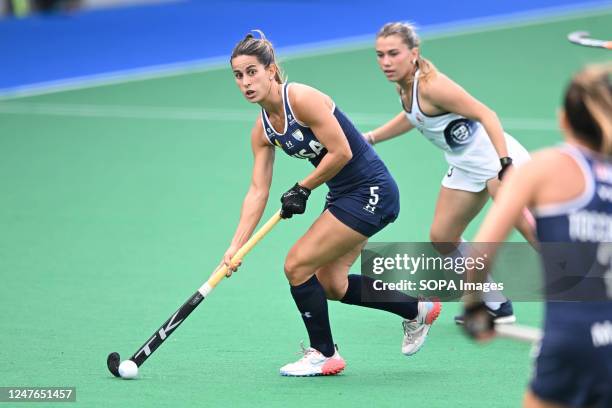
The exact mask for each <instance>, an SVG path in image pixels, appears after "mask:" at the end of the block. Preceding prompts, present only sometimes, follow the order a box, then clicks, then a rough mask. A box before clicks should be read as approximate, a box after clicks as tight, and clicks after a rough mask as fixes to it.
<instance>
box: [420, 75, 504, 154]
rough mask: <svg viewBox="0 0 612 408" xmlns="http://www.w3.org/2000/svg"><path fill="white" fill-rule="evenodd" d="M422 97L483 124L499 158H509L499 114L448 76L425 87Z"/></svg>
mask: <svg viewBox="0 0 612 408" xmlns="http://www.w3.org/2000/svg"><path fill="white" fill-rule="evenodd" d="M421 96H424V97H425V98H427V100H428V101H430V102H431V103H432V104H433V105H435V106H436V107H438V108H440V109H442V110H444V111H447V112H453V113H456V114H458V115H461V116H465V117H466V118H469V119H472V120H476V121H478V122H480V123H481V124H482V126H483V127H484V128H485V130H486V131H487V135H489V138H490V139H491V142H492V143H493V147H494V148H495V151H496V152H497V155H498V156H499V158H500V159H501V158H503V157H508V148H507V146H506V138H505V137H504V129H503V127H502V124H501V122H500V121H499V118H498V117H497V114H496V113H495V112H494V111H493V110H491V109H490V108H489V107H487V106H486V105H485V104H483V103H482V102H480V101H479V100H478V99H476V98H474V97H473V96H472V95H470V94H469V93H468V92H467V91H466V90H465V89H463V88H462V87H461V86H459V85H458V84H457V83H455V82H454V81H452V80H451V79H450V78H448V77H447V76H446V75H443V74H441V73H439V74H438V75H436V76H435V77H433V78H432V79H431V80H430V81H428V82H427V84H426V85H425V86H424V87H423V89H422V91H421Z"/></svg>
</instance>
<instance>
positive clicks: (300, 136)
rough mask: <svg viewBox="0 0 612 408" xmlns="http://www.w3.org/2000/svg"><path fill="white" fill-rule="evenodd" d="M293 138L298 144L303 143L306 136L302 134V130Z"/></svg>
mask: <svg viewBox="0 0 612 408" xmlns="http://www.w3.org/2000/svg"><path fill="white" fill-rule="evenodd" d="M291 136H293V137H294V138H295V140H297V141H298V142H302V141H303V140H304V135H303V134H302V131H301V130H300V129H298V130H296V131H295V132H293V133H292V134H291Z"/></svg>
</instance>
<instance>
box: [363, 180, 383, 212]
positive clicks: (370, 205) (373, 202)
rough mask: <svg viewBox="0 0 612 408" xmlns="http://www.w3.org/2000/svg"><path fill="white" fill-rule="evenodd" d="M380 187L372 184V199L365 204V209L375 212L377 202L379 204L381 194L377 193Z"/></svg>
mask: <svg viewBox="0 0 612 408" xmlns="http://www.w3.org/2000/svg"><path fill="white" fill-rule="evenodd" d="M379 188H380V187H378V186H372V187H370V200H369V201H368V203H367V204H366V205H365V207H363V209H364V210H366V211H368V212H370V213H372V214H374V211H375V210H376V204H378V199H379V196H378V194H377V193H376V192H377V191H378V189H379Z"/></svg>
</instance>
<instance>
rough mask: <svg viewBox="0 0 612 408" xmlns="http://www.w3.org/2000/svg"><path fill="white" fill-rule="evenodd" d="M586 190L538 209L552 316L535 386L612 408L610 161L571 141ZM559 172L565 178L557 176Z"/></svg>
mask: <svg viewBox="0 0 612 408" xmlns="http://www.w3.org/2000/svg"><path fill="white" fill-rule="evenodd" d="M561 151H562V152H564V153H565V154H568V155H570V156H571V157H572V158H573V159H574V160H575V161H576V163H577V164H578V165H579V167H580V168H581V170H582V173H583V175H584V180H585V185H586V188H585V190H584V192H583V193H582V194H581V195H580V196H579V197H577V198H575V199H572V200H569V201H567V202H563V203H556V204H554V205H546V206H541V207H538V208H537V209H536V211H535V214H536V224H537V234H538V238H539V240H540V242H541V246H540V248H541V256H542V260H543V263H544V273H545V292H546V300H547V302H546V314H545V320H544V336H543V338H542V341H541V343H540V347H539V351H538V353H537V357H536V361H535V367H534V376H533V379H532V380H531V384H530V388H531V390H532V392H533V393H534V394H535V395H537V396H538V397H539V398H541V399H543V400H545V401H550V402H554V403H557V404H561V405H563V406H572V407H574V406H575V407H586V406H588V407H606V408H607V407H612V388H611V387H610V384H612V272H611V269H610V265H611V262H610V259H611V258H612V161H610V159H609V158H606V157H603V156H599V155H597V154H595V153H589V152H587V151H583V150H580V149H578V148H576V147H572V146H571V145H566V146H564V147H563V148H562V150H561ZM558 177H563V176H562V175H559V176H558Z"/></svg>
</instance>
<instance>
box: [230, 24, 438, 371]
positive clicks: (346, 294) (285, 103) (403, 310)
mask: <svg viewBox="0 0 612 408" xmlns="http://www.w3.org/2000/svg"><path fill="white" fill-rule="evenodd" d="M257 34H258V35H259V38H255V37H254V36H253V35H252V34H248V35H247V36H246V37H245V38H244V39H243V40H242V41H240V42H239V43H238V44H237V45H236V46H235V48H234V50H233V52H232V56H231V59H230V63H231V66H232V70H233V73H234V78H235V81H236V85H238V88H239V89H240V92H241V93H242V94H243V95H244V97H245V98H246V100H247V101H249V102H251V103H257V104H258V105H260V106H261V108H262V109H261V115H259V116H258V117H257V119H256V121H255V124H254V126H253V129H252V131H251V145H252V151H253V156H254V164H253V173H252V178H251V185H250V188H249V190H248V192H247V194H246V197H245V199H244V203H243V206H242V212H241V215H240V221H239V224H238V227H237V229H236V232H235V234H234V237H233V239H232V242H231V245H230V247H229V248H228V249H227V251H226V253H225V256H224V259H223V262H224V263H225V264H227V265H228V266H229V267H230V269H231V270H235V269H236V267H237V266H239V265H231V264H230V263H231V258H232V256H233V255H234V254H235V253H236V251H237V250H238V248H240V247H241V246H242V244H244V243H245V242H246V241H247V240H248V238H249V237H250V235H251V234H252V232H253V230H254V229H255V227H256V225H257V223H258V222H259V220H260V218H261V216H262V213H263V211H264V208H265V206H266V203H267V200H268V193H269V189H270V184H271V182H272V167H273V162H274V155H275V151H276V149H282V150H283V151H284V152H285V153H286V154H288V155H290V156H292V157H295V158H299V159H307V160H309V161H310V162H311V163H312V165H313V166H314V169H313V170H312V171H311V172H310V173H309V174H308V175H307V176H306V177H304V178H303V179H301V180H300V181H298V182H297V183H295V185H294V186H293V187H291V188H290V189H289V190H288V191H287V192H286V193H284V194H283V195H282V197H281V200H280V201H281V204H282V209H281V216H282V217H283V218H291V217H292V216H293V215H295V214H302V213H304V211H305V209H306V201H307V200H308V197H309V195H310V192H311V191H312V190H314V189H315V188H318V187H319V186H321V185H322V184H324V183H325V184H327V186H328V188H329V193H328V195H327V199H326V203H325V209H324V211H323V212H322V213H321V215H320V216H319V217H318V218H317V220H316V221H315V222H314V224H313V225H312V226H311V227H310V228H309V229H308V231H306V233H305V234H304V235H303V236H302V237H301V238H300V239H299V240H298V241H297V242H296V243H295V244H294V245H293V247H292V248H291V249H290V250H289V253H288V255H287V257H286V259H285V266H284V270H285V275H286V276H287V279H288V281H289V285H290V290H291V295H292V296H293V299H294V301H295V303H296V305H297V308H298V310H299V311H300V313H301V315H302V319H303V321H304V324H305V326H306V330H307V331H308V335H309V338H310V347H309V348H306V349H304V350H303V351H304V356H303V357H302V358H301V359H299V360H298V361H297V362H295V363H291V364H287V365H285V366H283V367H282V368H281V370H280V372H281V374H282V375H288V376H310V375H333V374H337V373H339V372H341V371H342V370H343V369H344V367H345V362H344V360H343V359H342V357H340V355H339V354H338V351H337V349H336V348H335V346H334V342H333V339H332V334H331V329H330V325H329V317H328V312H327V299H331V300H340V301H341V302H343V303H347V304H353V305H360V306H366V307H373V308H377V309H382V310H386V311H389V312H392V313H395V314H398V315H400V316H401V317H403V318H404V321H403V326H404V341H403V344H402V351H403V352H404V354H408V355H409V354H414V353H415V352H416V351H417V350H418V349H419V348H420V347H421V346H422V344H423V342H424V340H425V336H426V335H427V332H428V330H429V327H430V325H431V324H432V323H433V321H434V320H435V319H436V318H437V316H438V314H439V313H440V307H441V306H440V304H439V302H429V301H420V302H419V301H417V300H416V299H414V298H411V297H409V296H407V295H405V294H403V293H401V292H386V294H385V296H386V297H385V299H381V301H380V302H369V303H364V302H363V301H362V294H363V293H362V291H369V292H372V291H373V288H372V285H371V282H369V281H368V278H367V277H363V276H361V275H350V276H348V270H349V268H350V266H351V265H352V263H353V262H354V261H355V259H356V258H357V256H358V255H359V253H360V251H361V249H362V247H363V246H364V245H365V243H366V241H367V239H368V237H370V236H372V235H374V234H375V233H377V232H378V231H380V230H381V229H382V228H384V227H385V226H386V225H387V224H389V223H391V222H393V221H394V220H395V219H396V218H397V216H398V213H399V192H398V189H397V186H396V184H395V181H394V180H393V178H392V177H391V175H390V174H389V171H388V170H387V168H386V167H385V165H384V163H383V162H382V161H381V160H380V158H379V157H378V155H377V154H376V153H375V152H374V150H372V148H371V147H370V146H369V145H368V144H367V143H366V142H365V141H364V139H363V137H362V136H361V134H360V133H359V131H357V129H355V127H354V126H353V124H352V123H351V121H350V120H349V119H348V118H347V117H346V116H345V115H344V113H342V111H341V110H340V109H339V108H338V107H336V106H335V104H334V102H333V100H332V99H331V98H330V97H329V96H327V95H325V94H323V93H322V92H320V91H318V90H316V89H314V88H311V87H309V86H307V85H302V84H298V83H292V84H290V83H285V82H284V81H283V75H282V72H281V70H280V67H279V65H278V63H277V62H276V58H275V55H274V49H273V47H272V44H271V43H270V42H269V41H268V40H266V38H265V37H264V35H263V33H261V32H260V31H258V32H257ZM229 274H231V272H229ZM371 295H373V296H374V297H376V294H371ZM364 297H365V294H364ZM368 298H370V299H371V298H372V297H371V296H369V297H368Z"/></svg>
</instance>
